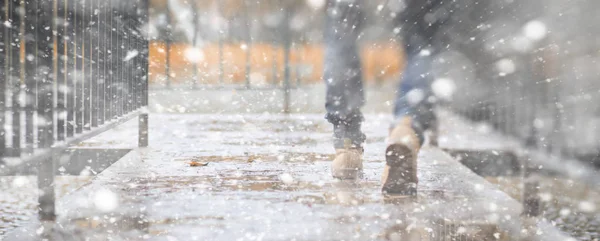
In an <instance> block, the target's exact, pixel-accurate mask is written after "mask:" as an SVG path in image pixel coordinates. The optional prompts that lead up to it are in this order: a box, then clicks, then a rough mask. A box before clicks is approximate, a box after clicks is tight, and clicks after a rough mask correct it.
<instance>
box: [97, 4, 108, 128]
mask: <svg viewBox="0 0 600 241" xmlns="http://www.w3.org/2000/svg"><path fill="white" fill-rule="evenodd" d="M98 5H99V6H98V10H99V14H98V23H99V24H98V28H99V33H98V34H99V36H100V37H99V40H100V51H98V54H99V57H100V69H99V71H98V72H99V74H100V76H99V78H100V86H99V88H98V89H99V90H100V95H99V98H100V103H99V107H98V108H99V109H98V112H99V114H98V115H99V119H100V120H99V122H98V124H100V125H102V124H104V122H105V120H106V102H107V96H106V91H107V89H106V81H107V75H106V61H107V59H106V56H108V53H107V52H106V51H107V48H106V46H107V44H106V41H109V39H108V38H107V36H106V35H107V34H106V28H107V26H108V25H107V22H108V21H107V19H106V16H107V15H106V6H107V5H106V2H105V1H98ZM100 23H102V24H100Z"/></svg>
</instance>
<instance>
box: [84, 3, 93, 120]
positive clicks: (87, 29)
mask: <svg viewBox="0 0 600 241" xmlns="http://www.w3.org/2000/svg"><path fill="white" fill-rule="evenodd" d="M91 1H92V0H88V1H86V0H83V5H82V11H81V12H82V15H83V46H82V47H83V55H84V58H83V61H84V62H83V63H84V65H83V66H84V67H83V68H84V76H83V109H82V112H83V130H90V129H91V124H92V122H91V120H92V118H91V117H92V111H91V105H92V103H91V102H92V98H93V96H91V93H92V91H91V84H92V75H91V72H92V59H93V58H92V53H91V52H92V51H91V49H90V47H92V46H93V44H92V43H93V42H92V38H91V35H90V34H91V22H92V21H91V18H90V15H89V12H90V5H91Z"/></svg>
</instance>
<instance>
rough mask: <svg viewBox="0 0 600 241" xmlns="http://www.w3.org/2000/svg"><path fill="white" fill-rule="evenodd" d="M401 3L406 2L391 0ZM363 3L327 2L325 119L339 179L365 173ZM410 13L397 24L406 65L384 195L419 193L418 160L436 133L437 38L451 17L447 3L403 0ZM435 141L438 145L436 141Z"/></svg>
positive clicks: (334, 170)
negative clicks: (434, 68) (428, 134)
mask: <svg viewBox="0 0 600 241" xmlns="http://www.w3.org/2000/svg"><path fill="white" fill-rule="evenodd" d="M391 1H402V0H391ZM363 3H364V2H363V1H362V0H327V5H326V21H325V32H324V41H325V62H324V63H325V66H324V75H323V79H324V81H325V84H326V87H327V91H326V103H325V109H326V111H327V114H326V117H325V118H326V119H327V120H328V121H329V122H330V123H331V124H332V125H333V137H334V143H333V144H334V148H335V150H336V157H335V159H334V160H333V162H332V164H331V173H332V175H333V177H334V178H338V179H345V180H346V179H357V178H360V175H361V173H362V155H363V152H364V142H365V139H366V136H365V134H364V133H363V132H362V131H361V125H362V122H363V121H364V118H363V115H362V113H361V110H360V109H361V107H362V106H363V105H364V103H365V97H364V94H365V93H364V88H363V83H362V82H363V79H362V69H361V60H360V56H359V51H358V50H359V46H358V40H359V39H360V37H361V29H362V25H363V22H364V14H363V12H362V11H363V7H364V6H363ZM404 4H405V9H404V11H403V12H402V13H400V14H398V17H397V18H396V19H395V24H397V25H399V26H401V29H402V31H401V33H402V34H401V37H402V43H403V45H404V49H405V53H406V57H405V59H406V60H407V64H406V68H405V69H404V72H403V74H402V79H401V82H400V85H399V87H398V91H397V98H396V100H395V108H394V112H393V114H394V121H393V123H392V124H391V126H390V132H389V137H388V141H387V143H386V145H387V147H386V151H385V159H386V165H385V168H384V170H383V173H382V192H383V193H384V194H388V195H406V196H414V195H416V194H417V183H418V179H417V156H418V152H419V150H420V149H421V147H422V146H423V143H424V141H425V136H424V132H425V131H426V130H432V131H434V132H435V130H436V129H437V119H436V116H435V113H434V111H433V107H434V103H435V98H434V96H433V94H432V91H431V88H430V85H431V82H432V76H431V74H430V68H431V64H432V61H433V58H434V55H435V54H436V53H437V52H438V51H439V47H437V45H439V44H436V43H435V40H436V38H435V37H436V34H439V33H440V27H441V26H442V25H443V23H444V21H445V19H447V17H448V12H446V11H442V10H444V9H443V1H442V0H404ZM430 142H433V143H435V140H431V141H430Z"/></svg>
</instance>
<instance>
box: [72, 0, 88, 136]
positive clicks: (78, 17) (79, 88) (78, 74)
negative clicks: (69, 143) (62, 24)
mask: <svg viewBox="0 0 600 241" xmlns="http://www.w3.org/2000/svg"><path fill="white" fill-rule="evenodd" d="M82 6H83V0H77V1H76V2H75V6H74V8H73V9H74V11H75V34H76V38H75V43H76V46H77V47H76V48H75V49H74V50H75V70H74V73H75V79H74V82H75V132H76V133H77V134H79V133H82V132H83V98H84V96H83V83H84V81H85V75H84V73H85V68H84V67H83V64H84V62H83V61H84V60H83V58H84V57H85V54H84V53H83V49H84V48H83V45H84V42H83V41H84V40H83V35H84V32H85V31H84V29H83V19H82V15H83V14H82V11H81V10H82Z"/></svg>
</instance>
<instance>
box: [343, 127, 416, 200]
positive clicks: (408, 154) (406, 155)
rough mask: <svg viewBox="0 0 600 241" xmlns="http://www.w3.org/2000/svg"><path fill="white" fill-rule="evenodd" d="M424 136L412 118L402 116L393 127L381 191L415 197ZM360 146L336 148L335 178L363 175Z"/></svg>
mask: <svg viewBox="0 0 600 241" xmlns="http://www.w3.org/2000/svg"><path fill="white" fill-rule="evenodd" d="M421 143H422V141H421V139H420V137H419V135H418V134H417V132H416V131H415V130H414V128H413V126H412V124H411V118H408V117H406V118H403V119H401V120H400V121H399V122H398V123H397V124H396V125H395V126H394V127H393V128H391V129H390V134H389V137H388V143H387V148H386V150H385V161H386V164H385V168H384V170H383V174H382V177H381V182H382V188H381V191H382V192H383V193H384V194H387V195H403V196H415V195H416V194H417V183H418V179H417V154H418V152H419V149H420V148H421ZM362 155H363V150H362V148H360V147H358V148H357V147H355V146H351V145H346V146H345V148H344V149H337V150H336V158H335V159H334V160H333V163H332V165H331V173H332V175H333V177H334V178H337V179H343V180H353V179H357V178H359V177H360V175H361V174H362V168H363V165H362Z"/></svg>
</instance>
